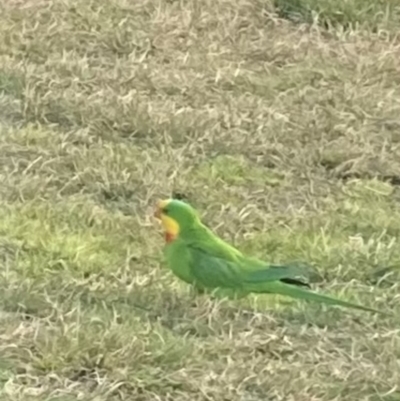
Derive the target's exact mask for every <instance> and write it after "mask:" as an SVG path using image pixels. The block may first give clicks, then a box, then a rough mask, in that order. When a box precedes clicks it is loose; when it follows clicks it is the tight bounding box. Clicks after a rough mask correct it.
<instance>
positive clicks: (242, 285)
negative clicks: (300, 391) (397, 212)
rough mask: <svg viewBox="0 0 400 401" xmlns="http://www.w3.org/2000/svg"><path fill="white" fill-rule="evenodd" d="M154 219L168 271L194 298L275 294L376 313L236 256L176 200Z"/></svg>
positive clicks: (298, 274) (294, 274)
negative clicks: (189, 288)
mask: <svg viewBox="0 0 400 401" xmlns="http://www.w3.org/2000/svg"><path fill="white" fill-rule="evenodd" d="M155 217H156V218H157V219H159V220H161V224H162V226H163V229H164V231H165V240H166V245H165V247H164V255H165V258H166V262H167V266H168V268H169V269H171V270H172V272H173V273H174V274H175V275H176V276H177V277H178V278H180V279H181V280H183V281H185V282H186V283H188V284H191V285H193V286H194V287H195V288H196V289H197V290H198V291H200V292H204V291H210V290H219V289H222V290H223V291H225V292H224V293H225V294H228V295H229V296H230V297H232V296H233V297H239V298H240V297H243V296H246V295H248V294H250V293H259V294H264V293H270V294H279V295H285V296H289V297H292V298H297V299H303V300H309V301H317V302H321V303H325V304H329V305H337V306H344V307H349V308H355V309H360V310H364V311H369V312H375V313H382V312H380V311H378V310H375V309H372V308H368V307H365V306H362V305H357V304H354V303H351V302H347V301H341V300H339V299H335V298H332V297H328V296H326V295H319V294H317V293H315V292H312V291H310V290H309V285H308V283H306V282H305V281H304V274H303V271H302V269H299V268H298V267H294V266H281V265H269V264H268V263H266V262H263V261H261V260H258V259H255V258H252V257H249V256H246V255H244V254H242V253H241V252H240V251H239V250H237V249H236V248H234V247H233V246H231V245H229V244H228V243H226V242H225V241H223V240H222V239H221V238H219V237H218V236H216V235H215V234H214V233H213V232H212V231H211V230H210V229H209V228H208V227H206V226H205V225H204V224H203V223H202V222H201V220H200V217H199V215H198V213H197V212H196V210H195V209H194V208H193V207H191V206H190V205H189V204H188V203H185V202H183V201H181V200H177V199H167V200H161V201H159V202H158V204H157V208H156V211H155Z"/></svg>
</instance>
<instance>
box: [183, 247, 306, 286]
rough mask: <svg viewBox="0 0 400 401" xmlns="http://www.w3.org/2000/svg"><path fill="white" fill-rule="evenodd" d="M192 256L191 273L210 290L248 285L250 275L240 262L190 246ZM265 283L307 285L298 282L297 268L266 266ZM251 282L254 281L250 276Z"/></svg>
mask: <svg viewBox="0 0 400 401" xmlns="http://www.w3.org/2000/svg"><path fill="white" fill-rule="evenodd" d="M189 249H190V254H191V267H190V268H191V272H192V274H193V276H194V277H195V279H196V281H197V282H198V283H199V284H201V285H203V286H205V287H210V288H216V287H221V288H234V289H240V288H243V287H244V286H245V284H246V277H247V276H248V275H249V272H247V271H246V270H245V269H243V267H242V266H241V263H240V261H229V260H226V259H223V258H220V257H217V256H213V255H210V254H209V253H207V252H206V251H204V250H203V249H202V248H199V247H196V246H193V245H191V246H189ZM263 272H264V273H263V281H264V282H273V281H279V280H283V281H284V280H287V281H288V282H290V281H292V283H293V284H299V285H307V284H305V283H303V282H300V281H298V280H297V278H298V277H299V276H300V272H299V271H298V270H297V269H296V268H288V267H286V266H271V267H270V268H268V266H267V265H265V267H264V270H263ZM249 280H254V277H252V276H250V277H249Z"/></svg>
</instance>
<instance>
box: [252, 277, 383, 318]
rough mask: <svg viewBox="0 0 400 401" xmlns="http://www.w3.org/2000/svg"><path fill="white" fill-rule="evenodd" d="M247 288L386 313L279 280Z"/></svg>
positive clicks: (256, 291) (253, 290) (259, 291)
mask: <svg viewBox="0 0 400 401" xmlns="http://www.w3.org/2000/svg"><path fill="white" fill-rule="evenodd" d="M248 288H249V290H251V291H252V292H255V293H273V294H279V295H286V296H289V297H292V298H297V299H303V300H306V301H315V302H320V303H324V304H327V305H336V306H344V307H347V308H353V309H359V310H363V311H367V312H374V313H379V314H387V313H385V312H383V311H379V310H377V309H373V308H368V307H366V306H362V305H359V304H354V303H352V302H347V301H341V300H340V299H336V298H332V297H328V296H326V295H320V294H317V293H315V292H311V291H308V290H305V289H302V288H299V287H295V286H291V285H287V284H284V283H279V282H272V283H271V282H269V283H268V282H267V283H258V284H256V283H253V284H249V286H248Z"/></svg>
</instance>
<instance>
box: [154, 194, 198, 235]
mask: <svg viewBox="0 0 400 401" xmlns="http://www.w3.org/2000/svg"><path fill="white" fill-rule="evenodd" d="M154 216H155V217H156V218H157V219H159V220H161V224H162V226H163V228H164V231H165V240H166V242H171V241H173V240H174V239H176V238H177V237H178V236H179V234H180V233H182V232H184V231H187V230H188V229H190V228H191V227H192V226H193V225H194V224H195V223H197V222H199V221H200V220H199V217H198V215H197V212H196V211H195V210H194V209H193V208H192V207H191V206H190V205H189V204H187V203H185V202H183V201H181V200H177V199H166V200H160V201H158V203H157V207H156V211H155V213H154Z"/></svg>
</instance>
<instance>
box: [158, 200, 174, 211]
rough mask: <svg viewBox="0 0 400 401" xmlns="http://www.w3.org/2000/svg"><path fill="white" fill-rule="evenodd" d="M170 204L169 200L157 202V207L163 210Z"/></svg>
mask: <svg viewBox="0 0 400 401" xmlns="http://www.w3.org/2000/svg"><path fill="white" fill-rule="evenodd" d="M170 202H171V199H165V200H159V201H158V203H157V206H158V208H159V209H164V208H165V207H166V206H167V205H168V204H169V203H170Z"/></svg>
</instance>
